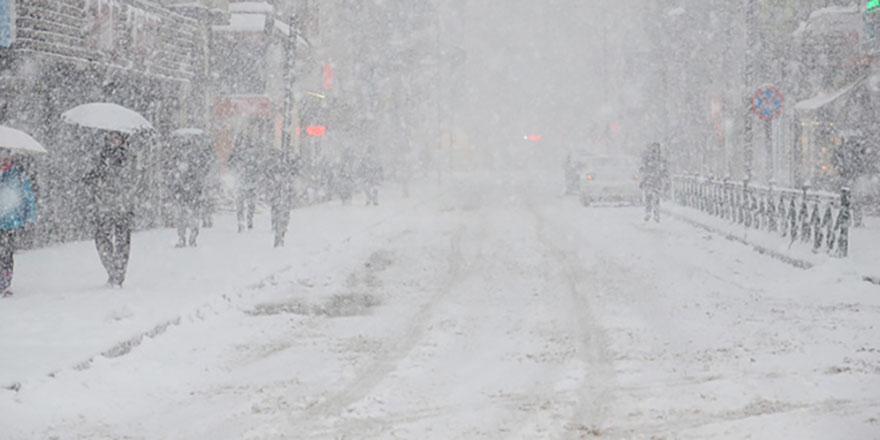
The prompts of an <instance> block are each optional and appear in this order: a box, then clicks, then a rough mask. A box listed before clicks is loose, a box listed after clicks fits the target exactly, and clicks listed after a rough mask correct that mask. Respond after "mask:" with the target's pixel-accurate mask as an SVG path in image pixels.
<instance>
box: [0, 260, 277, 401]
mask: <svg viewBox="0 0 880 440" xmlns="http://www.w3.org/2000/svg"><path fill="white" fill-rule="evenodd" d="M291 268H292V266H285V267H283V268H281V269H280V270H278V271H277V272H274V273H272V274H269V275H268V276H266V277H264V278H263V279H262V280H260V281H259V282H256V283H254V284H251V285H249V286H246V287H245V288H244V289H243V290H242V291H239V292H237V293H235V294H233V295H234V296H238V297H241V296H242V295H243V294H244V293H245V292H247V291H254V290H258V289H260V288H261V287H264V286H265V285H266V284H267V283H272V281H273V279H274V278H275V277H276V276H277V275H278V274H281V273H284V272H287V271H289V270H290V269H291ZM218 303H219V304H223V303H226V304H232V303H233V299H232V298H231V297H230V295H229V294H223V295H221V296H219V297H217V298H216V299H214V300H212V301H209V302H207V303H205V304H203V305H202V306H200V307H197V308H196V309H194V310H193V311H192V312H190V313H185V314H181V315H178V316H176V317H174V318H171V319H169V320H166V321H164V322H162V323H160V324H157V325H155V326H153V328H151V329H149V330H146V331H143V332H140V333H137V334H136V335H134V336H132V337H130V338H128V339H125V340H123V341H121V342H118V343H116V344H114V345H113V346H112V347H110V348H108V349H106V350H104V351H102V352H100V353H98V354H95V355H93V356H91V357H89V358H87V359H85V360H83V361H81V362H78V363H76V364H74V365H73V366H71V367H67V368H64V367H62V368H58V369H56V370H54V371H51V372H50V373H48V374H47V376H48V377H51V378H54V377H55V376H56V375H58V374H60V373H61V372H62V371H65V370H68V369H70V370H73V371H84V370H88V369H89V368H91V366H92V364H94V363H95V360H96V359H98V358H101V357H103V358H107V359H113V358H118V357H122V356H125V355H127V354H129V353H130V352H131V351H132V350H134V349H135V348H137V347H138V346H139V345H141V344H142V343H143V342H144V338H155V337H157V336H161V335H162V334H164V333H165V332H167V331H168V329H169V328H171V327H173V326H178V325H180V324H181V322H183V319H184V318H185V317H186V318H189V319H204V314H205V312H207V311H208V310H210V309H213V308H215V306H216V305H217V304H218ZM2 388H3V389H6V390H9V391H15V392H18V391H21V388H22V383H21V382H20V381H16V382H12V383H7V384H4V385H2Z"/></svg>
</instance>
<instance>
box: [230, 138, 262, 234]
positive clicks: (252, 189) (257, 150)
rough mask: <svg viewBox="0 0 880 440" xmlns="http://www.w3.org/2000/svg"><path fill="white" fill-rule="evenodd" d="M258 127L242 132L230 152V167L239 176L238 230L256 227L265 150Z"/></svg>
mask: <svg viewBox="0 0 880 440" xmlns="http://www.w3.org/2000/svg"><path fill="white" fill-rule="evenodd" d="M257 127H258V125H254V126H251V127H250V129H248V130H246V131H244V132H242V133H240V134H239V136H238V137H237V138H236V139H235V144H234V145H233V148H232V152H231V153H230V154H229V169H230V170H232V171H233V172H234V173H235V174H236V177H237V194H236V199H235V213H236V218H237V219H238V232H244V228H245V226H247V229H248V230H251V229H253V228H254V211H256V205H257V194H258V190H259V187H260V179H261V175H262V174H261V173H262V169H261V167H262V163H263V161H262V155H263V151H264V145H263V143H262V142H261V136H260V135H259V130H258V128H257Z"/></svg>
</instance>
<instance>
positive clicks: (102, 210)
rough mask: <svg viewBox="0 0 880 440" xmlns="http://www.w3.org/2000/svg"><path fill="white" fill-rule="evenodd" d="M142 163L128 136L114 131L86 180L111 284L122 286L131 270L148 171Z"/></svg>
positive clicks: (100, 246)
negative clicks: (137, 214)
mask: <svg viewBox="0 0 880 440" xmlns="http://www.w3.org/2000/svg"><path fill="white" fill-rule="evenodd" d="M138 162H139V161H138V157H137V154H136V152H135V151H134V150H133V148H132V147H131V146H130V145H128V144H127V142H126V137H125V136H124V135H123V134H121V133H117V132H111V133H110V134H108V135H107V137H106V139H105V142H104V146H103V147H102V148H101V151H100V153H99V155H98V160H97V163H96V164H95V166H94V167H93V168H92V169H91V170H89V171H88V172H87V173H86V175H85V178H84V179H83V180H84V181H85V183H86V185H87V187H88V190H89V193H90V195H91V198H92V205H91V210H92V215H93V221H94V224H95V246H96V247H97V248H98V255H99V256H100V257H101V263H102V264H103V265H104V269H106V270H107V274H108V275H109V276H110V278H109V279H108V281H107V284H108V285H109V286H111V287H122V283H123V282H124V281H125V274H126V271H127V269H128V257H129V253H130V251H131V232H132V229H133V228H134V216H135V207H136V206H137V204H138V200H139V197H140V196H141V194H142V192H143V176H144V173H143V170H142V168H141V167H140V166H139V164H138Z"/></svg>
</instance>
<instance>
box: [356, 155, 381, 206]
mask: <svg viewBox="0 0 880 440" xmlns="http://www.w3.org/2000/svg"><path fill="white" fill-rule="evenodd" d="M360 177H361V180H362V182H363V185H364V195H365V196H366V205H367V206H370V205H373V206H379V185H381V184H382V181H383V180H384V171H383V169H382V163H381V162H380V161H379V159H378V158H377V157H376V155H375V153H374V152H372V151H370V152H367V154H366V155H364V158H363V160H362V161H361V169H360Z"/></svg>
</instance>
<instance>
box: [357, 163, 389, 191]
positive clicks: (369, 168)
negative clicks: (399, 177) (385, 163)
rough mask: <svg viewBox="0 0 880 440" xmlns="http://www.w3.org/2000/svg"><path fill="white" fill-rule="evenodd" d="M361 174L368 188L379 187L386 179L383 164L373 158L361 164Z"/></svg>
mask: <svg viewBox="0 0 880 440" xmlns="http://www.w3.org/2000/svg"><path fill="white" fill-rule="evenodd" d="M360 174H361V179H363V182H364V185H366V186H378V185H380V184H381V183H382V180H384V178H385V173H384V171H383V169H382V164H381V163H379V161H378V160H376V159H373V158H369V159H364V161H363V162H362V163H361V170H360Z"/></svg>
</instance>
